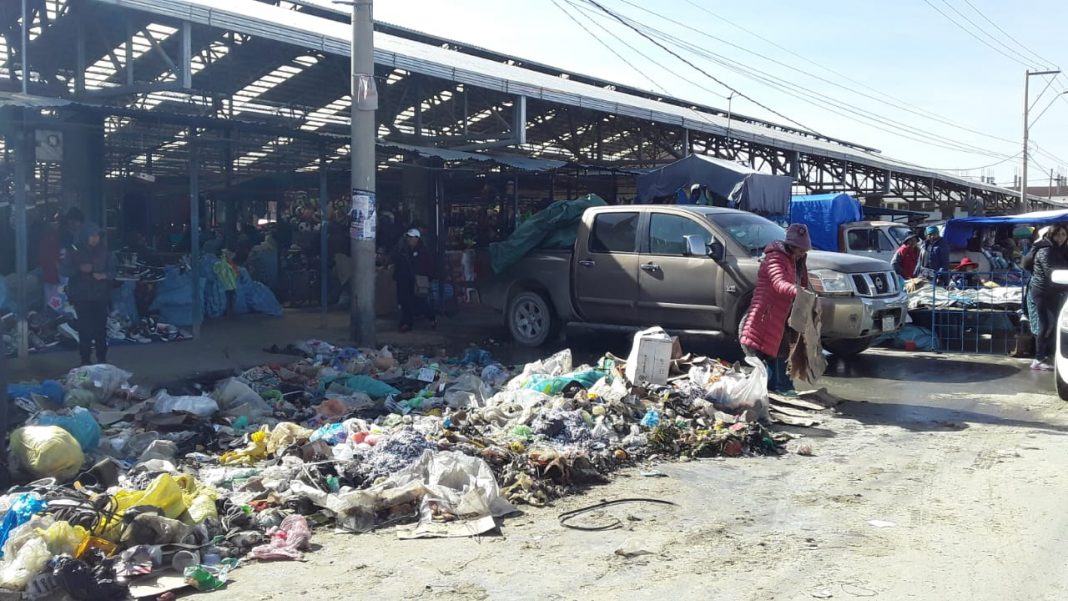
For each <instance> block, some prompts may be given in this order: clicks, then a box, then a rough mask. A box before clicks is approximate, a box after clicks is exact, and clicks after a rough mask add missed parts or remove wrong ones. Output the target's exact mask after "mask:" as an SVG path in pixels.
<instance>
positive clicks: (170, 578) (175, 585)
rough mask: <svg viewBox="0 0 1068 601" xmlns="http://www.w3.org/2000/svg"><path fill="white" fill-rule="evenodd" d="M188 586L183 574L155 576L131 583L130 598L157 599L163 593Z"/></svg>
mask: <svg viewBox="0 0 1068 601" xmlns="http://www.w3.org/2000/svg"><path fill="white" fill-rule="evenodd" d="M188 586H189V585H188V584H187V583H186V581H185V576H182V575H181V574H159V575H153V576H148V577H146V578H139V579H137V580H134V581H133V582H131V583H130V596H131V597H133V598H134V599H144V598H151V599H155V598H156V597H158V596H160V595H162V594H163V593H166V592H170V591H177V590H181V589H183V588H187V587H188Z"/></svg>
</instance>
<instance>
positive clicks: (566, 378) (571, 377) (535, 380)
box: [523, 370, 604, 396]
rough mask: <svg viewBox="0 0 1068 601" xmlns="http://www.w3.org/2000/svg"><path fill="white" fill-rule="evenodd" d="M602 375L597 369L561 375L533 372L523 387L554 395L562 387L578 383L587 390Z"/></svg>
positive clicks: (559, 392) (562, 388)
mask: <svg viewBox="0 0 1068 601" xmlns="http://www.w3.org/2000/svg"><path fill="white" fill-rule="evenodd" d="M603 377H604V373H602V372H600V371H597V370H590V371H577V372H575V373H570V374H566V375H563V376H549V375H543V374H535V375H533V376H531V377H530V381H528V382H527V383H526V385H524V386H523V388H526V389H529V390H537V391H538V392H541V393H543V394H547V395H549V396H555V395H558V394H561V393H562V392H563V391H564V389H566V388H567V387H568V386H570V385H572V384H578V385H579V386H581V387H583V388H585V389H587V390H589V389H590V388H592V387H593V385H594V384H596V383H597V382H598V381H600V379H601V378H603Z"/></svg>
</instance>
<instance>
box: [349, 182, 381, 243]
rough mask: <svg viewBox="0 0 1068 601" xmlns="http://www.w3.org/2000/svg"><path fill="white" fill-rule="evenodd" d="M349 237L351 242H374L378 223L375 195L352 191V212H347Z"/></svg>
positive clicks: (364, 191)
mask: <svg viewBox="0 0 1068 601" xmlns="http://www.w3.org/2000/svg"><path fill="white" fill-rule="evenodd" d="M349 221H350V225H349V235H350V236H351V237H352V239H353V240H374V239H375V233H376V224H377V222H378V207H377V203H376V200H375V193H374V192H368V191H367V190H356V189H354V190H353V191H352V210H351V211H350V212H349Z"/></svg>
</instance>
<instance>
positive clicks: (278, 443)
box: [267, 422, 312, 455]
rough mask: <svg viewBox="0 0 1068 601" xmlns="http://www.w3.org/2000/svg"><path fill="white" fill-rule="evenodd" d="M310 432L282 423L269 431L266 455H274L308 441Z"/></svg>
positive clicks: (292, 424) (288, 423) (303, 428)
mask: <svg viewBox="0 0 1068 601" xmlns="http://www.w3.org/2000/svg"><path fill="white" fill-rule="evenodd" d="M311 435H312V431H311V430H309V429H307V428H305V427H303V426H299V425H297V424H294V423H292V422H282V423H280V424H278V425H277V426H275V427H274V430H271V435H270V436H268V437H267V453H269V454H271V455H274V454H275V453H277V452H278V451H282V450H284V449H286V448H287V447H290V446H293V445H294V444H297V443H299V442H303V441H306V440H308V438H310V437H311Z"/></svg>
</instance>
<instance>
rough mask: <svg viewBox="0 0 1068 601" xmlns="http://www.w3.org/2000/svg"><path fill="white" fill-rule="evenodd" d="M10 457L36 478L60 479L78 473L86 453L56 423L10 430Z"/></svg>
mask: <svg viewBox="0 0 1068 601" xmlns="http://www.w3.org/2000/svg"><path fill="white" fill-rule="evenodd" d="M11 457H12V459H13V460H14V462H15V464H16V465H17V466H19V467H20V468H22V469H23V470H25V471H27V472H29V473H30V474H31V475H33V476H34V477H35V478H55V479H56V480H58V481H60V482H64V481H66V480H70V479H71V478H73V477H74V476H77V475H78V472H80V471H81V469H82V463H85V454H84V453H82V447H81V445H80V444H78V441H77V440H75V439H74V437H73V436H71V435H70V432H67V431H66V430H64V429H63V428H60V427H59V426H26V427H25V428H19V429H18V430H15V431H14V432H12V433H11Z"/></svg>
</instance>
